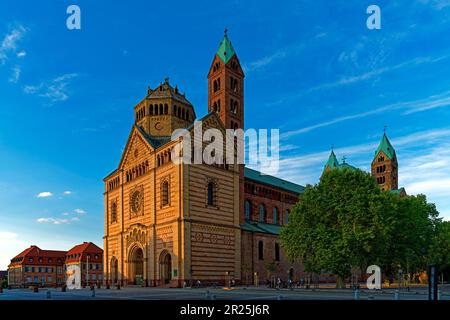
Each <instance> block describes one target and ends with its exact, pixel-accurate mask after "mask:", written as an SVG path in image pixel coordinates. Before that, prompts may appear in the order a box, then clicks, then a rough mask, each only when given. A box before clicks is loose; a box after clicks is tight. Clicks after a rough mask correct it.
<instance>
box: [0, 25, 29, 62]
mask: <svg viewBox="0 0 450 320" xmlns="http://www.w3.org/2000/svg"><path fill="white" fill-rule="evenodd" d="M25 33H26V29H25V27H24V26H22V25H20V24H19V25H17V26H15V27H14V28H12V29H11V31H10V32H8V33H7V34H6V35H5V36H4V37H3V40H2V41H1V44H0V63H2V64H4V63H5V62H6V60H7V59H8V56H9V54H10V53H12V52H15V51H16V50H17V45H18V42H19V41H20V40H21V39H22V38H23V36H24V35H25Z"/></svg>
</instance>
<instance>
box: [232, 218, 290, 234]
mask: <svg viewBox="0 0 450 320" xmlns="http://www.w3.org/2000/svg"><path fill="white" fill-rule="evenodd" d="M241 228H242V230H244V231H250V232H257V233H266V234H273V235H279V234H280V230H281V226H280V225H276V224H269V223H263V222H257V221H245V223H244V224H241Z"/></svg>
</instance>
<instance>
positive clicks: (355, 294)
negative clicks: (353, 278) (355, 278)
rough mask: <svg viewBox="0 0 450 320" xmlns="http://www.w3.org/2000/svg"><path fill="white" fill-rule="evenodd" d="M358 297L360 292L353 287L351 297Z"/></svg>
mask: <svg viewBox="0 0 450 320" xmlns="http://www.w3.org/2000/svg"><path fill="white" fill-rule="evenodd" d="M359 297H360V292H359V290H358V289H355V290H354V291H353V298H354V299H355V300H359Z"/></svg>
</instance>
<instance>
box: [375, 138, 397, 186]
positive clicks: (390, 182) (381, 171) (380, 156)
mask: <svg viewBox="0 0 450 320" xmlns="http://www.w3.org/2000/svg"><path fill="white" fill-rule="evenodd" d="M372 175H373V177H374V178H375V179H376V180H377V183H378V184H379V185H380V188H381V189H383V190H397V189H398V162H397V155H396V153H395V149H394V147H393V146H392V144H391V142H390V141H389V139H388V137H387V135H386V132H385V133H384V134H383V137H382V138H381V142H380V144H379V146H378V148H377V150H376V151H375V157H374V159H373V161H372Z"/></svg>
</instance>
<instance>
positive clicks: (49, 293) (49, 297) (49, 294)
mask: <svg viewBox="0 0 450 320" xmlns="http://www.w3.org/2000/svg"><path fill="white" fill-rule="evenodd" d="M51 298H52V293H51V291H50V290H47V299H51Z"/></svg>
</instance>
